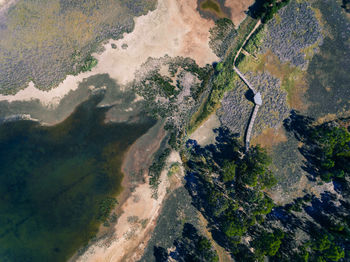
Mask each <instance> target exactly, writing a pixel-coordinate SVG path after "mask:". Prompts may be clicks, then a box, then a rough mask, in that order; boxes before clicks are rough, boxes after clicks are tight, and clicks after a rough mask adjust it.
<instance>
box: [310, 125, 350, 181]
mask: <svg viewBox="0 0 350 262" xmlns="http://www.w3.org/2000/svg"><path fill="white" fill-rule="evenodd" d="M312 140H313V142H314V143H315V144H316V145H317V149H316V154H317V157H318V163H319V169H320V173H321V174H320V176H321V179H322V180H323V181H325V182H329V181H331V180H332V179H335V178H337V179H344V178H345V176H348V175H349V173H350V166H349V163H350V133H349V131H348V130H346V129H345V128H342V127H331V126H324V125H321V126H318V127H316V128H315V131H314V133H313V135H312Z"/></svg>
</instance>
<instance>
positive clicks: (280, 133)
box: [251, 127, 287, 149]
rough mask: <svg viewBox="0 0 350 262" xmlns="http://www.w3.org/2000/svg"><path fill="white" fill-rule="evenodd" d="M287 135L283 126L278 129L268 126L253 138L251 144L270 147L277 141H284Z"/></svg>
mask: <svg viewBox="0 0 350 262" xmlns="http://www.w3.org/2000/svg"><path fill="white" fill-rule="evenodd" d="M286 141H287V137H286V134H285V131H284V129H283V127H280V128H278V129H274V128H268V129H265V130H264V131H263V132H262V133H261V134H260V135H258V136H257V137H255V138H253V139H252V141H251V143H252V145H258V144H259V145H261V146H262V147H265V148H268V149H271V148H272V147H273V146H275V145H278V144H279V143H282V142H286Z"/></svg>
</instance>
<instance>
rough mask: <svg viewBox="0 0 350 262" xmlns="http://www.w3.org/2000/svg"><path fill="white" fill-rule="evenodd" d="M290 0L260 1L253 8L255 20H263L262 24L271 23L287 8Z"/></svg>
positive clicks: (252, 12)
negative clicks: (282, 9) (278, 13)
mask: <svg viewBox="0 0 350 262" xmlns="http://www.w3.org/2000/svg"><path fill="white" fill-rule="evenodd" d="M289 2H290V0H280V1H277V0H259V1H256V3H255V4H254V5H253V7H252V8H251V9H252V11H251V14H252V15H253V17H254V18H258V19H261V22H262V23H264V24H265V23H267V22H268V21H270V20H271V19H272V18H273V16H274V14H276V13H277V12H278V10H279V9H281V8H282V7H284V6H286V5H287V4H288V3H289Z"/></svg>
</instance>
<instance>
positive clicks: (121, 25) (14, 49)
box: [0, 0, 157, 94]
mask: <svg viewBox="0 0 350 262" xmlns="http://www.w3.org/2000/svg"><path fill="white" fill-rule="evenodd" d="M156 4H157V1H156V0H148V1H142V0H133V1H124V0H98V1H72V0H47V1H43V0H26V1H24V0H19V1H16V3H14V4H13V5H12V6H11V8H9V9H8V13H7V14H4V15H3V14H2V16H4V17H6V19H2V18H1V20H2V22H1V23H2V26H1V27H0V35H1V38H0V61H1V63H0V93H6V94H9V93H15V92H17V91H18V90H20V89H22V88H24V87H26V86H27V84H28V82H29V81H33V82H34V83H35V85H36V87H38V88H41V89H45V90H48V89H50V88H52V87H53V86H56V85H57V84H59V83H60V82H61V81H62V80H63V79H64V78H65V77H66V75H67V74H76V73H78V72H79V71H80V70H82V69H83V70H90V69H91V67H92V65H93V63H95V62H93V61H90V62H93V63H92V64H91V63H90V62H88V61H85V59H86V58H87V57H89V55H90V54H91V53H92V52H95V51H98V49H99V46H100V43H101V42H102V41H104V40H105V39H108V38H114V39H117V38H119V37H120V36H121V35H122V34H123V33H124V32H130V31H131V30H132V28H133V25H134V21H133V18H134V17H135V16H139V15H143V14H146V13H147V12H148V11H149V10H152V9H154V8H155V7H156ZM74 50H79V52H80V53H81V54H80V55H79V57H78V59H76V58H77V57H75V56H74V53H75V52H74ZM85 62H87V64H85ZM81 66H82V67H84V68H81Z"/></svg>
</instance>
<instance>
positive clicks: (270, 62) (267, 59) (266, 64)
mask: <svg viewBox="0 0 350 262" xmlns="http://www.w3.org/2000/svg"><path fill="white" fill-rule="evenodd" d="M239 68H240V69H241V70H242V72H244V73H246V72H248V71H252V72H257V71H261V72H263V71H268V72H269V73H270V74H271V75H273V76H275V77H277V78H279V79H281V81H282V88H283V89H285V90H286V91H287V93H288V104H289V106H290V107H291V108H293V109H297V110H299V111H302V112H303V111H306V109H307V107H308V105H307V103H306V101H305V99H304V95H305V93H306V91H307V87H308V85H307V82H306V79H305V74H306V73H305V72H304V71H302V70H301V69H299V68H296V67H292V66H290V64H288V63H284V64H282V63H281V62H280V61H279V59H278V57H277V56H276V55H274V54H273V53H272V52H270V51H268V52H266V54H263V55H259V56H258V59H257V60H255V59H253V58H251V57H245V58H244V60H243V61H242V62H241V63H240V65H239Z"/></svg>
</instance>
